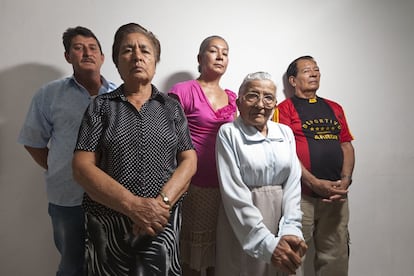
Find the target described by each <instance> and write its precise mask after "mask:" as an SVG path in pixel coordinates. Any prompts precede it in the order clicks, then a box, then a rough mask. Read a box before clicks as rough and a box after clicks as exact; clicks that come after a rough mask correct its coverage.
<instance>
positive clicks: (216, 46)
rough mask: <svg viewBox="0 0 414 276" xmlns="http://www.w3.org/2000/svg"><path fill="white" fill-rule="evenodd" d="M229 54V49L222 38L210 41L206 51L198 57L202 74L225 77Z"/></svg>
mask: <svg viewBox="0 0 414 276" xmlns="http://www.w3.org/2000/svg"><path fill="white" fill-rule="evenodd" d="M228 54H229V48H228V46H227V43H226V42H225V41H224V40H222V39H220V38H214V39H212V40H210V42H209V44H208V46H207V47H206V49H205V51H204V52H203V53H201V54H200V55H199V56H198V63H199V65H200V72H201V73H212V72H215V73H216V74H218V75H223V74H224V73H225V72H226V69H227V65H228V63H229V58H228Z"/></svg>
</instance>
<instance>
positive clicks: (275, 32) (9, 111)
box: [0, 0, 414, 276]
mask: <svg viewBox="0 0 414 276" xmlns="http://www.w3.org/2000/svg"><path fill="white" fill-rule="evenodd" d="M413 14H414V1H412V0H393V1H391V0H389V1H386V0H364V1H360V0H358V1H357V0H348V1H346V0H343V1H335V0H325V1H324V0H314V1H306V0H297V1H283V2H282V1H277V0H257V1H249V2H247V1H243V0H234V1H223V0H210V1H199V0H176V1H163V0H153V1H131V0H122V1H98V0H72V1H66V2H62V1H52V0H38V1H15V0H1V2H0V37H1V43H0V45H1V52H0V61H1V62H0V93H1V94H0V95H1V101H0V141H1V142H0V247H1V249H0V275H35V276H36V275H42V276H43V275H53V274H54V272H55V268H56V265H57V261H58V256H57V253H56V252H55V249H54V246H53V242H52V235H51V225H50V221H49V217H48V215H47V202H46V197H45V191H44V184H43V176H42V171H41V169H40V168H39V167H37V166H36V165H35V164H34V162H33V161H32V160H31V159H30V157H29V155H28V154H27V153H26V152H25V151H24V150H23V147H22V146H20V145H18V144H17V143H16V137H17V134H18V131H19V129H20V126H21V124H22V122H23V119H24V116H25V114H26V111H27V108H28V105H29V102H30V99H31V97H32V96H33V94H34V92H35V91H36V90H37V89H38V88H39V87H40V86H41V85H42V84H43V83H45V82H48V81H50V80H53V79H56V78H58V77H62V76H65V75H67V74H70V73H71V67H70V66H69V65H68V64H66V63H65V61H64V58H63V46H62V42H61V35H62V32H63V31H64V30H65V29H66V28H67V27H73V26H77V25H84V26H86V27H89V28H91V29H92V30H94V32H95V33H96V35H97V36H98V37H99V38H100V40H101V43H102V44H103V48H104V52H105V53H106V63H105V64H104V67H103V74H104V75H105V76H106V77H107V78H110V79H112V80H115V81H119V80H120V79H119V77H118V74H117V72H116V70H115V67H114V65H113V64H112V61H111V46H112V40H113V35H114V33H115V31H116V29H117V28H118V27H119V26H120V25H122V24H124V23H127V22H132V21H133V22H138V23H140V24H142V25H143V26H145V27H147V28H149V29H150V30H152V31H153V32H154V33H155V34H156V35H157V36H158V38H159V39H160V41H161V44H162V53H161V63H160V64H159V66H158V68H157V75H156V78H155V80H154V84H156V85H157V86H158V87H159V88H160V89H162V90H164V91H165V90H166V89H168V87H169V86H170V85H171V84H172V83H173V82H175V81H177V80H182V79H187V78H192V77H195V76H196V73H197V63H196V54H197V49H198V46H199V43H200V42H201V40H202V39H203V38H204V37H206V36H208V35H211V34H218V35H222V36H223V37H225V38H226V39H227V41H228V43H229V45H230V65H229V68H228V72H227V74H226V75H225V77H224V79H223V82H222V84H223V86H225V87H227V88H231V89H233V90H234V91H237V89H238V86H239V84H240V83H241V81H242V79H243V77H244V76H245V75H246V74H247V73H249V72H253V71H257V70H265V71H268V72H270V73H271V74H272V75H273V76H274V79H275V81H276V84H277V85H278V99H279V101H280V100H282V99H284V97H285V96H284V93H283V80H282V75H283V73H284V72H285V70H286V67H287V65H288V64H289V62H290V61H291V60H292V59H294V58H296V57H297V56H300V55H303V54H310V55H313V56H314V57H315V58H316V60H317V61H318V63H319V65H320V68H321V72H322V82H321V88H320V91H319V95H320V96H325V97H328V98H331V99H333V100H337V101H338V102H340V103H341V104H342V105H343V107H344V109H345V111H346V113H347V118H348V121H349V124H350V127H351V130H352V132H353V134H354V136H355V142H354V146H355V149H356V158H357V162H356V169H355V174H354V184H353V185H352V187H351V192H350V208H351V222H350V231H351V241H352V244H351V261H350V275H387V276H388V275H407V276H408V275H414V258H413V255H412V249H413V248H414V238H413V237H412V233H413V232H414V222H413V219H412V218H413V215H412V212H413V210H414V201H413V200H412V199H413V195H414V183H413V179H414V166H413V164H414V147H413V146H412V141H414V134H413V133H414V132H413V127H412V124H413V122H412V120H413V118H414V116H413V111H412V108H411V105H412V102H413V101H414V96H413V94H414V91H412V90H413V88H412V87H413V86H412V85H413V84H412V82H413V80H414V54H413V49H414V33H413V27H414V16H413ZM410 218H411V219H410Z"/></svg>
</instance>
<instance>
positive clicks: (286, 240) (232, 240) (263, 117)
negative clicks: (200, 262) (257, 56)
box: [216, 72, 307, 276]
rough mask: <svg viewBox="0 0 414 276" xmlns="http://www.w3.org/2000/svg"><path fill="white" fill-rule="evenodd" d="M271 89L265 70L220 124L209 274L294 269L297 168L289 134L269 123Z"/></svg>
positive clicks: (297, 261) (299, 245) (297, 255)
mask: <svg viewBox="0 0 414 276" xmlns="http://www.w3.org/2000/svg"><path fill="white" fill-rule="evenodd" d="M275 106H276V86H275V84H274V82H273V81H272V80H271V76H270V75H269V74H268V73H265V72H257V73H252V74H249V75H247V77H246V78H245V79H244V81H243V83H242V85H241V86H240V89H239V97H238V99H237V107H238V109H239V112H240V116H239V117H238V118H237V119H236V120H235V121H234V122H232V123H227V124H224V125H222V127H221V128H220V130H219V132H218V135H217V145H216V158H217V169H218V174H219V181H220V191H221V195H222V208H221V210H220V212H219V219H218V226H217V258H216V266H217V267H216V275H217V276H232V275H255V276H261V275H273V276H274V275H286V274H287V273H289V274H294V273H295V270H296V269H297V268H298V267H299V266H300V265H301V257H302V256H303V255H304V253H305V251H306V249H307V247H306V244H305V242H304V240H303V236H302V232H301V217H302V213H301V211H300V192H301V191H300V178H301V169H300V163H299V160H298V158H297V156H296V150H295V139H294V137H293V133H292V131H291V129H290V128H289V127H287V126H285V125H282V124H278V123H275V122H272V121H269V118H270V116H271V115H272V113H273V110H274V108H275Z"/></svg>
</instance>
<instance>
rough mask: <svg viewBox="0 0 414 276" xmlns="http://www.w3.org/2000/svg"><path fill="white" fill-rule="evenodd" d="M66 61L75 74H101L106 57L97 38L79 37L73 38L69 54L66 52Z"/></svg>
mask: <svg viewBox="0 0 414 276" xmlns="http://www.w3.org/2000/svg"><path fill="white" fill-rule="evenodd" d="M65 59H66V61H67V62H68V63H70V64H72V66H73V70H74V72H75V73H81V72H88V71H89V72H99V71H100V69H101V66H102V64H103V62H104V55H103V54H102V53H101V50H100V49H99V45H98V42H97V41H96V40H95V38H93V37H85V36H82V35H77V36H75V37H73V38H72V41H71V45H70V49H69V52H65Z"/></svg>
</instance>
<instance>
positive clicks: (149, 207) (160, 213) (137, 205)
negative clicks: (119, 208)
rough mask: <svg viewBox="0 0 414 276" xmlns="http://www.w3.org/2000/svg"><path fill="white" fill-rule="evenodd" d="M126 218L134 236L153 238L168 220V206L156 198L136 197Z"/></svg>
mask: <svg viewBox="0 0 414 276" xmlns="http://www.w3.org/2000/svg"><path fill="white" fill-rule="evenodd" d="M128 217H129V218H130V219H131V220H132V221H133V233H134V234H135V235H139V234H141V235H142V234H148V235H150V236H155V235H157V234H158V233H160V232H161V231H163V230H164V228H165V226H166V225H167V223H168V220H169V218H170V209H169V206H168V205H166V204H165V203H164V202H162V201H161V200H159V199H157V198H144V197H136V200H135V201H134V203H133V204H132V206H131V209H130V211H129V214H128Z"/></svg>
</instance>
